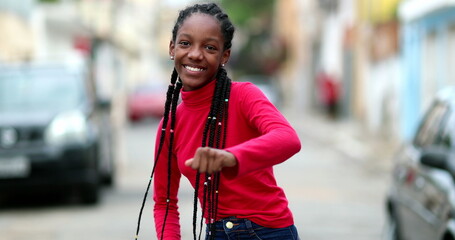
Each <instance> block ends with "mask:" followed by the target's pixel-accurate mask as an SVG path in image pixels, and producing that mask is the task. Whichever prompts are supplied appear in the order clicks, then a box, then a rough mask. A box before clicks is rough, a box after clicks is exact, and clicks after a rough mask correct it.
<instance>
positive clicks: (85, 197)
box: [81, 183, 100, 204]
mask: <svg viewBox="0 0 455 240" xmlns="http://www.w3.org/2000/svg"><path fill="white" fill-rule="evenodd" d="M99 195H100V188H99V185H98V183H92V184H88V185H85V186H83V187H82V189H81V201H82V203H84V204H96V203H98V201H99V199H100V196H99Z"/></svg>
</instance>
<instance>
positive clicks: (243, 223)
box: [205, 217, 300, 240]
mask: <svg viewBox="0 0 455 240" xmlns="http://www.w3.org/2000/svg"><path fill="white" fill-rule="evenodd" d="M214 225H215V240H251V239H254V240H300V238H299V235H298V233H297V229H296V227H295V226H294V225H291V226H289V227H285V228H266V227H263V226H261V225H258V224H256V223H254V222H252V221H250V220H248V219H242V218H235V217H228V218H223V219H221V220H219V221H217V222H215V223H214ZM209 227H210V225H208V226H207V230H206V238H205V239H206V240H209V239H211V238H210V236H211V235H212V234H213V233H211V232H210V229H209Z"/></svg>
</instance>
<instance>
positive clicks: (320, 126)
mask: <svg viewBox="0 0 455 240" xmlns="http://www.w3.org/2000/svg"><path fill="white" fill-rule="evenodd" d="M195 2H199V1H183V0H1V1H0V36H1V38H0V200H1V202H0V204H1V205H0V239H15V240H20V239H35V240H37V239H59V240H60V239H65V240H66V239H110V240H112V239H128V238H130V239H132V238H133V237H134V233H135V227H136V225H135V224H136V221H137V214H138V212H139V208H140V204H141V201H142V197H143V192H144V191H145V188H146V184H147V181H148V177H149V174H150V171H151V169H152V165H153V148H154V144H155V143H154V140H155V129H156V126H157V123H158V121H159V118H160V116H161V114H162V109H163V106H164V97H165V96H164V94H165V92H164V89H165V88H166V86H167V83H168V81H169V79H170V74H171V70H172V67H173V62H172V61H170V60H169V56H168V55H169V54H168V47H169V41H170V39H171V30H172V27H173V25H174V23H175V22H174V21H175V19H176V17H177V14H178V11H179V10H180V9H182V8H184V7H185V6H187V5H190V4H192V3H195ZM215 2H217V3H219V4H220V5H221V6H222V7H223V8H224V9H225V11H226V12H227V13H228V14H229V16H230V18H231V20H232V21H233V22H234V25H235V26H236V33H235V39H234V42H233V49H232V55H231V59H230V61H229V63H228V64H227V68H228V73H229V75H230V76H231V78H232V79H233V80H234V81H251V82H253V83H255V84H257V85H258V86H259V87H260V88H261V89H262V90H263V91H264V92H265V93H266V95H267V96H268V97H269V98H270V100H271V101H272V102H273V103H274V104H275V105H276V106H277V107H278V108H279V109H280V110H281V111H282V112H283V113H284V115H285V116H286V117H287V118H288V119H289V121H290V122H291V124H292V125H293V126H294V127H295V128H296V130H297V131H298V133H299V135H300V137H301V140H302V146H303V147H302V150H301V152H300V153H299V154H297V155H296V156H294V157H293V158H292V159H290V160H289V161H287V162H285V163H283V164H281V165H279V166H277V167H276V172H275V174H276V175H277V179H278V182H279V184H280V186H282V187H283V188H284V189H285V191H286V193H287V195H288V198H289V201H290V207H291V209H292V210H293V212H294V215H295V221H296V225H297V228H298V229H299V232H300V235H301V238H302V239H313V240H315V239H334V238H336V239H351V240H352V239H359V240H365V239H369V240H373V239H385V238H386V235H387V234H386V233H385V232H387V231H388V230H386V225H387V224H386V214H385V212H386V211H385V205H386V204H385V202H386V201H385V199H386V195H387V188H388V187H387V186H388V184H389V182H390V174H391V172H392V162H393V161H392V159H393V154H394V152H395V151H396V150H397V149H398V148H399V147H400V146H401V145H402V143H404V142H408V141H411V140H412V138H413V134H414V132H415V131H416V129H417V128H418V124H419V119H420V118H421V117H422V115H423V113H424V111H425V110H426V109H427V108H428V107H429V106H430V104H431V101H432V99H433V98H434V96H435V94H436V93H437V92H438V91H439V90H440V89H442V88H445V87H447V86H449V85H451V84H454V83H455V80H454V79H455V70H454V68H453V67H451V66H452V64H455V17H454V16H455V14H454V13H455V1H449V0H447V1H443V0H437V1H436V0H432V1H425V0H247V1H244V0H219V1H215ZM192 193H193V192H192V190H191V188H190V187H189V184H188V182H187V181H186V180H182V190H181V191H180V193H179V194H180V195H181V196H180V202H181V203H180V208H181V221H182V234H183V239H190V238H191V236H192V235H191V231H192V226H191V218H192V214H191V213H192V206H191V205H192ZM141 231H142V232H141V238H143V239H154V236H155V231H154V225H153V215H152V200H151V197H150V196H149V202H148V203H147V206H146V208H145V211H144V217H143V222H142V230H141Z"/></svg>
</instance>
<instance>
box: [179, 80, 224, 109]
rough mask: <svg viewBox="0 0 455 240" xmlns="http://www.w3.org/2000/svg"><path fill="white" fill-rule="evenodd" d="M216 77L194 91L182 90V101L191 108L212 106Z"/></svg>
mask: <svg viewBox="0 0 455 240" xmlns="http://www.w3.org/2000/svg"><path fill="white" fill-rule="evenodd" d="M215 83H216V79H215V80H213V81H211V82H209V83H207V85H205V86H203V87H202V88H199V89H197V90H193V91H183V90H181V93H180V94H181V96H182V103H183V104H184V105H185V106H187V107H190V108H202V107H205V106H210V103H211V101H212V97H213V93H214V91H215Z"/></svg>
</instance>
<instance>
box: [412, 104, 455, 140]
mask: <svg viewBox="0 0 455 240" xmlns="http://www.w3.org/2000/svg"><path fill="white" fill-rule="evenodd" d="M448 117H449V107H448V106H447V105H446V104H443V103H440V102H437V103H435V104H433V106H432V107H431V108H430V110H429V111H428V112H427V114H426V116H425V118H424V120H423V122H422V124H421V125H420V128H419V131H418V132H417V134H416V137H415V139H414V144H415V145H416V146H417V147H427V146H431V145H440V144H441V142H442V139H443V137H442V135H443V133H444V130H445V124H446V122H447V118H448Z"/></svg>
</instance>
